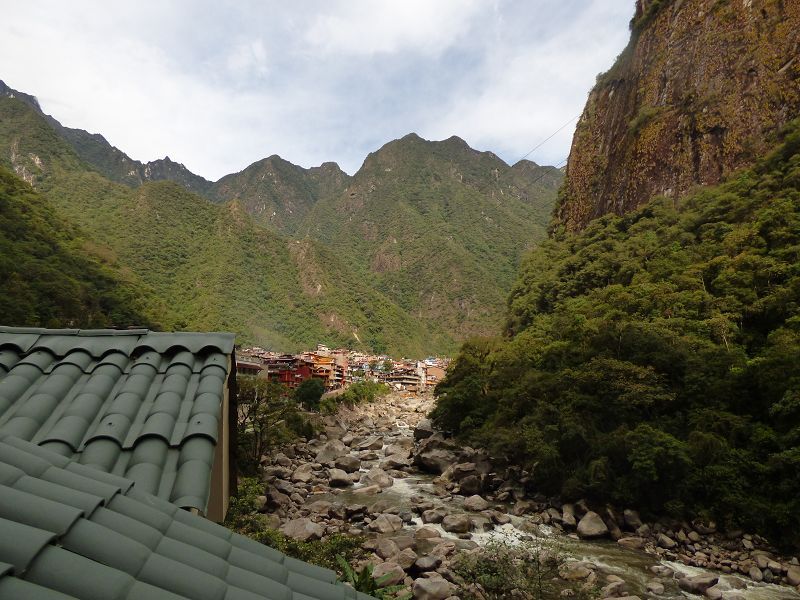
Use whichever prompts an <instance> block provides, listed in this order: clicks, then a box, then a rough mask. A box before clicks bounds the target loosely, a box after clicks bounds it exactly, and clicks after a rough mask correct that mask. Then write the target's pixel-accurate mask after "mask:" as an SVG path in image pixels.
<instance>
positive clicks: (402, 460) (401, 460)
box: [380, 454, 411, 469]
mask: <svg viewBox="0 0 800 600" xmlns="http://www.w3.org/2000/svg"><path fill="white" fill-rule="evenodd" d="M410 465H411V459H410V458H408V456H407V455H403V454H392V455H390V456H387V457H386V458H385V459H384V460H382V461H381V465H380V466H381V469H402V468H403V467H408V466H410Z"/></svg>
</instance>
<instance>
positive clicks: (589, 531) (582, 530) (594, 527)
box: [578, 510, 608, 539]
mask: <svg viewBox="0 0 800 600" xmlns="http://www.w3.org/2000/svg"><path fill="white" fill-rule="evenodd" d="M578 535H579V536H580V537H581V538H583V539H594V538H601V537H605V536H607V535H608V527H606V524H605V523H604V522H603V519H601V518H600V515H598V514H597V513H596V512H593V511H591V510H590V511H589V512H587V513H586V514H585V515H583V518H582V519H581V520H580V521H579V522H578Z"/></svg>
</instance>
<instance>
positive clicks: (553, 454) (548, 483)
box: [433, 123, 800, 545]
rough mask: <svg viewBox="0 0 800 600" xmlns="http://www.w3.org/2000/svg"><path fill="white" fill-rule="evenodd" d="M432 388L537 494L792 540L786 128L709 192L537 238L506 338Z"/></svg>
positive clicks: (791, 231)
mask: <svg viewBox="0 0 800 600" xmlns="http://www.w3.org/2000/svg"><path fill="white" fill-rule="evenodd" d="M436 394H437V404H436V408H435V410H434V411H433V418H434V420H435V421H436V423H437V424H438V425H439V426H441V427H443V428H445V429H448V430H450V431H453V432H454V433H457V434H459V435H460V436H461V437H462V438H464V439H465V440H467V441H469V442H472V443H476V444H483V445H485V446H487V447H489V448H490V449H491V450H492V451H493V452H494V453H496V454H498V455H504V456H506V457H508V458H509V459H511V460H513V461H515V462H519V463H523V464H524V465H525V466H526V467H528V468H529V469H530V470H531V471H532V472H533V476H532V479H531V485H532V486H534V487H535V488H536V489H537V490H538V491H541V492H544V493H546V494H562V495H563V496H565V497H568V498H570V499H575V498H576V497H579V496H588V497H589V498H590V499H593V500H596V501H603V502H613V503H616V504H620V505H633V506H636V507H638V508H640V509H641V510H644V511H646V512H650V513H651V515H661V514H664V513H668V512H669V513H673V514H676V513H680V516H684V517H686V516H688V517H692V516H695V515H713V516H714V517H715V518H716V519H717V520H718V521H719V522H722V523H724V524H726V525H728V526H731V527H746V528H751V529H754V530H757V531H760V532H761V533H764V534H767V535H768V536H770V537H772V538H773V539H774V541H780V542H782V543H784V544H787V545H796V544H798V543H800V540H798V538H797V535H796V532H797V531H798V530H800V478H798V477H797V473H796V471H793V469H795V468H796V467H797V465H798V464H800V463H798V461H797V457H798V455H799V453H798V446H799V445H800V400H798V398H799V397H800V125H799V124H798V123H794V124H793V125H792V126H791V127H790V128H789V129H788V130H787V131H786V133H785V136H784V139H783V142H782V144H781V146H780V147H779V148H778V149H777V150H776V151H775V152H773V153H772V154H770V155H769V156H768V157H766V158H764V159H763V160H762V161H761V162H760V163H759V164H757V165H756V166H755V167H754V168H753V169H752V170H749V171H744V172H740V173H737V174H735V175H734V176H733V177H731V178H730V180H729V181H728V182H726V183H724V184H722V185H720V186H717V187H713V188H706V189H703V190H701V191H699V192H697V193H695V194H693V195H691V196H688V197H686V198H684V199H682V200H681V201H680V202H678V203H677V205H676V203H675V202H673V201H672V200H667V199H663V198H660V199H659V198H656V199H654V200H653V201H651V202H650V203H649V204H647V205H646V206H644V207H642V208H641V209H639V210H637V211H634V212H632V213H629V214H626V215H624V216H615V215H607V216H605V217H603V218H600V219H597V220H596V221H594V222H592V223H591V224H590V225H589V226H588V227H587V228H586V229H585V230H584V231H582V232H581V233H579V234H575V235H564V236H563V237H560V238H557V239H551V240H548V241H547V242H545V243H543V244H542V245H541V247H540V248H538V249H537V250H535V251H534V252H532V253H531V254H530V255H529V256H528V257H527V258H526V260H525V261H524V263H523V265H522V268H521V271H520V276H519V279H518V282H517V284H516V286H515V288H514V290H513V291H512V293H511V296H510V298H509V310H508V320H507V327H506V338H505V339H503V340H473V341H470V342H468V343H466V344H465V345H464V346H463V348H462V350H461V352H460V354H459V355H458V357H457V358H456V359H455V361H454V364H453V365H452V366H451V368H450V370H449V371H448V375H447V377H446V379H445V380H444V381H443V382H442V383H440V384H439V386H438V387H437V388H436Z"/></svg>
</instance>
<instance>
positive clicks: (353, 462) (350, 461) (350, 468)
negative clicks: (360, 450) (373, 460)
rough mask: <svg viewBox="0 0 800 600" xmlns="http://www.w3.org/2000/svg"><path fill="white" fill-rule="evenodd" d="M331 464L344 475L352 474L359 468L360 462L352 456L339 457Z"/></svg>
mask: <svg viewBox="0 0 800 600" xmlns="http://www.w3.org/2000/svg"><path fill="white" fill-rule="evenodd" d="M333 464H334V466H335V467H336V468H337V469H341V470H342V471H345V472H346V473H354V472H355V471H358V470H359V469H360V468H361V460H360V459H359V458H358V457H357V456H353V455H352V454H348V455H346V456H340V457H339V458H337V459H336V460H335V461H334V462H333Z"/></svg>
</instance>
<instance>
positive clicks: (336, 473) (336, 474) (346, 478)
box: [328, 469, 353, 487]
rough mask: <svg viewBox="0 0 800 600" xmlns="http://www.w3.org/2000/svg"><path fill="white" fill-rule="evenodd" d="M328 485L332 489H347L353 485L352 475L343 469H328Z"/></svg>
mask: <svg viewBox="0 0 800 600" xmlns="http://www.w3.org/2000/svg"><path fill="white" fill-rule="evenodd" d="M328 485H330V486H332V487H347V486H349V485H353V481H352V480H351V479H350V475H348V474H347V473H345V472H344V471H343V470H342V469H328Z"/></svg>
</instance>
